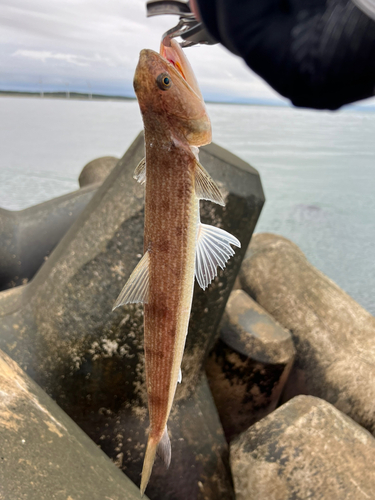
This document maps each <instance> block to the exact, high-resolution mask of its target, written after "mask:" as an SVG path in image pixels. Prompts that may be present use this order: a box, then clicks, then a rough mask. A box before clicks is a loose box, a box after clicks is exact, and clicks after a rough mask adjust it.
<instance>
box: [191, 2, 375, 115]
mask: <svg viewBox="0 0 375 500" xmlns="http://www.w3.org/2000/svg"><path fill="white" fill-rule="evenodd" d="M197 3H198V8H199V11H200V15H201V17H202V20H203V23H204V24H205V25H206V28H207V30H208V31H209V32H210V33H211V35H213V36H214V37H215V38H216V39H217V40H218V41H219V42H221V43H222V44H223V45H224V46H225V47H227V48H228V49H229V50H230V51H232V52H234V53H235V54H238V55H240V56H241V57H242V58H243V59H244V60H245V61H246V63H247V64H248V66H249V67H250V68H251V69H252V70H254V71H255V72H256V73H258V75H260V76H261V77H262V78H264V80H266V81H267V82H268V83H269V84H270V85H271V86H272V87H273V88H274V89H275V90H277V91H278V92H279V93H280V94H281V95H283V96H284V97H287V98H289V99H290V100H291V101H292V103H293V104H294V105H296V106H304V107H310V108H318V109H337V108H339V107H340V106H342V105H344V104H348V103H350V102H354V101H357V100H359V99H365V98H367V97H371V96H373V95H374V94H375V21H374V20H372V19H370V18H369V17H368V16H367V15H366V14H364V13H363V12H362V11H361V10H359V9H358V8H357V7H356V6H355V5H354V4H353V3H352V2H351V0H327V1H325V0H197Z"/></svg>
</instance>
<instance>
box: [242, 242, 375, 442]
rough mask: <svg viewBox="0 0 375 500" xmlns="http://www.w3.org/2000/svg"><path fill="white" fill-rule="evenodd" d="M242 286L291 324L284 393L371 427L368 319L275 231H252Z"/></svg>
mask: <svg viewBox="0 0 375 500" xmlns="http://www.w3.org/2000/svg"><path fill="white" fill-rule="evenodd" d="M240 280H241V285H242V287H243V289H244V290H246V292H247V293H249V294H250V295H251V296H252V297H253V298H254V299H255V300H256V301H257V302H258V303H259V304H260V305H261V306H262V307H264V309H266V310H267V311H268V312H269V313H270V314H271V315H272V316H273V317H274V318H275V319H276V320H277V321H278V322H279V323H280V324H282V325H283V326H284V327H285V328H287V329H288V330H290V332H291V333H292V336H293V341H294V344H295V347H296V351H297V354H296V361H295V364H294V368H293V371H292V373H291V376H290V377H289V381H288V384H287V387H286V395H285V399H289V398H291V397H293V395H296V394H303V393H305V394H311V395H314V396H318V397H320V398H322V399H325V400H326V401H329V402H330V403H332V404H333V405H335V406H336V407H337V408H338V409H339V410H341V411H343V412H344V413H346V414H347V415H349V416H350V417H351V418H352V419H353V420H355V421H357V422H358V423H359V424H361V425H362V426H363V427H365V428H367V429H368V430H369V431H370V432H372V433H373V434H374V433H375V405H374V401H375V318H374V317H373V316H371V314H369V313H368V312H367V311H365V309H363V308H362V307H361V306H360V305H359V304H357V302H355V300H353V299H352V298H351V297H349V295H347V294H346V293H345V292H344V291H343V290H341V289H340V288H339V287H338V286H337V285H335V283H333V282H332V281H331V280H330V279H329V278H327V277H326V276H324V275H323V274H322V273H321V272H320V271H318V270H317V269H316V268H314V267H313V266H312V265H311V264H310V263H309V262H308V261H307V259H306V257H305V256H304V254H303V253H302V252H301V250H299V248H298V247H297V246H296V245H294V244H293V243H292V242H290V241H289V240H287V239H286V238H282V237H281V236H276V235H272V234H257V235H255V236H254V237H253V239H252V242H251V245H250V247H249V249H248V252H247V255H246V259H245V261H244V263H243V265H242V269H241V272H240Z"/></svg>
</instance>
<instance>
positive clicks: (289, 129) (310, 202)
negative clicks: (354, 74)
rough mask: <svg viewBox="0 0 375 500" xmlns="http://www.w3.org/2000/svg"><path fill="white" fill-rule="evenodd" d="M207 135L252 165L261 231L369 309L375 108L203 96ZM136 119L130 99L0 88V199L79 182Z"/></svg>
mask: <svg viewBox="0 0 375 500" xmlns="http://www.w3.org/2000/svg"><path fill="white" fill-rule="evenodd" d="M208 110H209V114H210V117H211V119H212V125H213V140H214V141H215V142H216V143H217V144H219V145H220V146H222V147H225V148H227V149H228V150H229V151H231V152H232V153H234V154H236V155H238V156H239V157H241V158H242V159H243V160H245V161H247V162H248V163H250V164H251V165H252V166H253V167H255V168H256V169H257V170H258V171H259V173H260V175H261V179H262V183H263V188H264V191H265V195H266V204H265V206H264V209H263V211H262V214H261V217H260V220H259V222H258V225H257V228H256V231H257V232H261V231H262V232H263V231H268V232H274V233H277V234H281V235H283V236H285V237H287V238H290V239H291V240H292V241H294V242H295V243H296V244H297V245H298V246H299V247H300V248H301V249H302V251H303V252H304V253H305V254H306V256H307V257H308V259H309V260H310V262H311V263H312V264H313V265H315V266H316V267H318V268H319V269H320V270H321V271H323V272H324V273H325V274H326V275H327V276H329V277H330V278H331V279H332V280H334V281H335V282H336V283H337V284H338V285H339V286H340V287H342V288H343V289H344V290H345V291H346V292H347V293H349V294H350V295H351V296H352V297H353V298H354V299H355V300H357V301H358V302H359V303H360V304H361V305H363V306H364V307H365V308H366V309H367V310H369V311H370V312H371V313H372V314H375V295H374V288H375V250H374V246H375V195H374V191H375V112H366V111H362V112H360V111H357V110H356V111H340V112H335V113H328V112H317V111H307V110H299V109H295V108H288V107H259V106H241V105H222V104H209V105H208ZM141 128H142V120H141V117H140V113H139V109H138V105H137V103H136V102H134V101H127V102H121V101H117V102H116V101H77V100H57V99H56V100H53V99H39V98H7V97H2V98H0V207H2V208H6V209H8V210H21V209H23V208H26V207H29V206H32V205H35V204H36V203H40V202H42V201H46V200H48V199H50V198H53V197H55V196H59V195H61V194H64V193H68V192H70V191H73V190H75V189H77V188H78V181H77V179H78V176H79V173H80V172H81V170H82V167H83V166H84V165H85V164H86V163H87V162H88V161H90V160H92V159H94V158H97V157H99V156H107V155H113V156H118V157H121V156H122V155H123V154H124V152H125V151H126V149H127V148H128V146H129V145H130V144H131V142H132V141H133V140H134V138H135V137H136V135H137V133H138V132H139V131H140V130H141Z"/></svg>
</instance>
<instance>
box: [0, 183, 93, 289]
mask: <svg viewBox="0 0 375 500" xmlns="http://www.w3.org/2000/svg"><path fill="white" fill-rule="evenodd" d="M96 190H97V186H89V187H87V188H84V189H80V190H79V191H75V192H73V193H69V194H66V195H64V196H59V197H58V198H54V199H53V200H49V201H46V202H45V203H40V204H39V205H35V206H33V207H30V208H26V209H25V210H20V211H10V210H5V209H3V208H0V290H5V289H7V288H11V287H14V286H18V285H21V284H24V283H27V281H29V280H31V278H32V277H33V276H34V275H35V273H36V272H37V270H38V269H39V268H40V266H41V265H42V264H43V262H44V261H45V260H46V258H47V257H48V256H49V255H50V253H51V252H52V250H53V249H54V248H55V246H56V245H57V243H58V242H59V241H60V240H61V238H62V237H63V236H64V234H65V233H66V232H67V230H68V229H69V228H70V226H71V225H72V224H73V222H74V221H75V220H76V219H77V217H78V216H79V215H80V213H81V212H82V210H83V209H84V208H85V206H86V205H87V204H88V202H89V201H90V200H91V198H92V197H93V195H94V194H95V192H96Z"/></svg>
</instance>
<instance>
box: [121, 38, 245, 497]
mask: <svg viewBox="0 0 375 500" xmlns="http://www.w3.org/2000/svg"><path fill="white" fill-rule="evenodd" d="M160 52H161V53H160V54H158V53H157V52H154V51H152V50H142V52H141V54H140V58H139V62H138V66H137V69H136V72H135V77H134V89H135V92H136V94H137V98H138V102H139V106H140V109H141V112H142V117H143V123H144V134H145V148H146V157H145V160H142V161H141V162H140V164H139V165H138V167H137V168H136V170H135V173H134V177H135V178H136V179H137V180H138V181H139V182H140V183H142V184H143V183H145V184H146V197H145V232H144V255H143V257H142V259H141V260H140V262H139V263H138V265H137V267H136V268H135V270H134V271H133V273H132V274H131V275H130V277H129V280H128V281H127V283H126V285H125V287H124V288H123V290H122V292H121V293H120V295H119V297H118V299H117V301H116V303H115V305H114V308H116V307H118V306H120V305H122V304H129V303H136V302H142V303H144V349H145V361H146V383H147V394H148V407H149V415H150V433H149V437H148V443H147V449H146V455H145V459H144V464H143V470H142V480H141V494H142V495H143V493H144V491H145V489H146V486H147V483H148V481H149V478H150V475H151V471H152V467H153V464H154V460H155V455H156V453H158V455H160V457H161V458H162V459H163V460H164V462H165V464H166V465H167V466H168V465H169V463H170V459H171V445H170V441H169V437H168V432H167V420H168V417H169V413H170V411H171V406H172V402H173V398H174V395H175V391H176V386H177V382H179V381H181V372H180V366H181V360H182V355H183V352H184V347H185V339H186V334H187V329H188V324H189V317H190V310H191V303H192V297H193V287H194V277H196V278H197V281H198V283H199V285H200V286H201V287H202V288H203V289H205V288H206V287H207V286H208V285H209V284H210V283H211V281H212V280H213V279H214V278H215V276H216V274H217V267H218V266H220V267H221V268H222V269H223V268H224V267H225V264H226V262H227V260H228V259H229V258H230V257H231V256H232V255H234V251H233V249H232V248H231V246H230V245H235V246H237V247H240V246H241V245H240V242H239V241H238V240H237V238H235V237H234V236H232V235H230V234H229V233H227V232H226V231H224V230H222V229H219V228H216V227H213V226H208V225H205V224H201V223H200V219H199V200H200V199H205V200H211V201H213V202H215V203H219V204H220V205H224V201H223V198H222V196H221V194H220V191H219V189H218V187H217V186H216V184H215V182H214V181H213V180H212V178H211V177H210V176H209V175H208V173H207V172H206V171H205V169H204V168H203V167H202V165H200V163H199V161H198V147H199V146H203V145H205V144H208V143H210V142H211V123H210V119H209V118H208V115H207V111H206V108H205V105H204V102H203V98H202V95H201V93H200V90H199V88H198V84H197V82H196V79H195V77H194V74H193V71H192V69H191V67H190V65H189V63H188V61H187V59H186V57H185V55H184V53H183V51H182V49H181V48H180V46H179V44H178V43H177V42H176V41H174V40H169V39H167V40H165V41H164V42H163V43H162V46H161V51H160Z"/></svg>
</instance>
